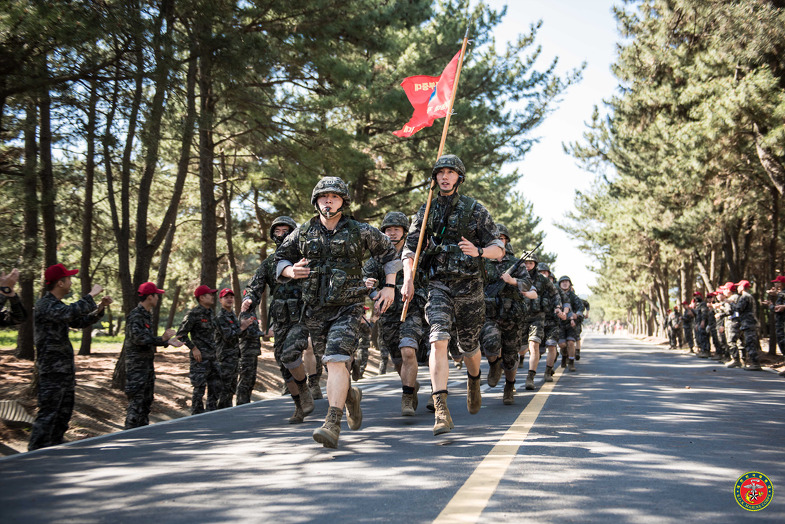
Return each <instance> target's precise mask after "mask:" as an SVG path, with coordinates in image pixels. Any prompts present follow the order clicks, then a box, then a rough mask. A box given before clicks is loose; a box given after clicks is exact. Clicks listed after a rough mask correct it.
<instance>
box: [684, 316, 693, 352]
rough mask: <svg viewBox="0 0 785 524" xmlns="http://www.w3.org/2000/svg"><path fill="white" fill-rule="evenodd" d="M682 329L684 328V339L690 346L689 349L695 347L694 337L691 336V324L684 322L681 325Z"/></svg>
mask: <svg viewBox="0 0 785 524" xmlns="http://www.w3.org/2000/svg"><path fill="white" fill-rule="evenodd" d="M682 330H684V341H685V342H686V343H687V345H688V346H689V347H690V349H692V348H694V347H695V338H694V336H693V335H694V333H693V329H692V324H688V323H686V322H685V323H684V324H683V325H682Z"/></svg>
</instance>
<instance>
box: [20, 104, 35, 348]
mask: <svg viewBox="0 0 785 524" xmlns="http://www.w3.org/2000/svg"><path fill="white" fill-rule="evenodd" d="M37 121H38V118H37V115H36V105H35V102H34V101H33V100H30V101H28V102H27V106H26V117H25V122H24V137H25V166H24V171H23V174H24V184H23V187H24V230H23V233H22V234H23V238H24V243H23V246H22V267H21V269H20V275H19V291H20V292H19V297H20V298H21V300H22V305H24V307H25V310H26V311H27V312H28V317H27V320H25V321H24V322H23V323H22V325H21V326H19V331H18V334H17V339H16V352H15V353H14V355H15V356H16V357H17V358H20V359H25V360H34V359H35V345H34V340H33V305H34V304H35V285H36V282H37V281H38V280H39V279H40V277H41V274H40V273H41V272H40V264H39V263H38V262H37V258H38V192H37V182H38V180H37V175H38V173H37V170H38V165H37V164H38V162H37V156H38V155H37V150H36V149H37V144H36V122H37Z"/></svg>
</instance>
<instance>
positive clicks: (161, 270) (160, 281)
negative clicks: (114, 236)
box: [153, 224, 177, 333]
mask: <svg viewBox="0 0 785 524" xmlns="http://www.w3.org/2000/svg"><path fill="white" fill-rule="evenodd" d="M176 229H177V226H175V225H174V224H172V226H171V227H170V228H169V233H168V234H167V235H166V241H165V242H164V247H163V249H162V250H161V263H160V264H159V265H158V278H157V279H156V286H158V289H165V288H164V285H165V284H166V269H167V267H168V266H169V256H170V255H171V253H172V244H173V243H174V233H175V230H176ZM162 302H163V300H159V301H158V305H157V306H156V307H155V309H153V332H155V333H158V320H159V319H160V315H161V303H162Z"/></svg>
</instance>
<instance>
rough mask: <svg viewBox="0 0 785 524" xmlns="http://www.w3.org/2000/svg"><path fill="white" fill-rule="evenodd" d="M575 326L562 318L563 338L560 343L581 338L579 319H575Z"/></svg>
mask: <svg viewBox="0 0 785 524" xmlns="http://www.w3.org/2000/svg"><path fill="white" fill-rule="evenodd" d="M575 324H576V325H575V326H573V325H572V324H571V323H570V321H569V320H562V322H561V331H562V332H561V335H562V336H561V338H560V339H559V343H560V344H563V343H564V342H575V341H576V340H578V339H579V338H580V334H578V329H577V327H578V321H577V320H576V321H575Z"/></svg>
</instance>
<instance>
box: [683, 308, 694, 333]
mask: <svg viewBox="0 0 785 524" xmlns="http://www.w3.org/2000/svg"><path fill="white" fill-rule="evenodd" d="M682 311H683V312H682V314H681V325H682V327H683V328H684V329H691V328H692V323H693V322H694V321H695V311H694V310H693V309H692V308H691V307H689V306H684V309H683V310H682Z"/></svg>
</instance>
